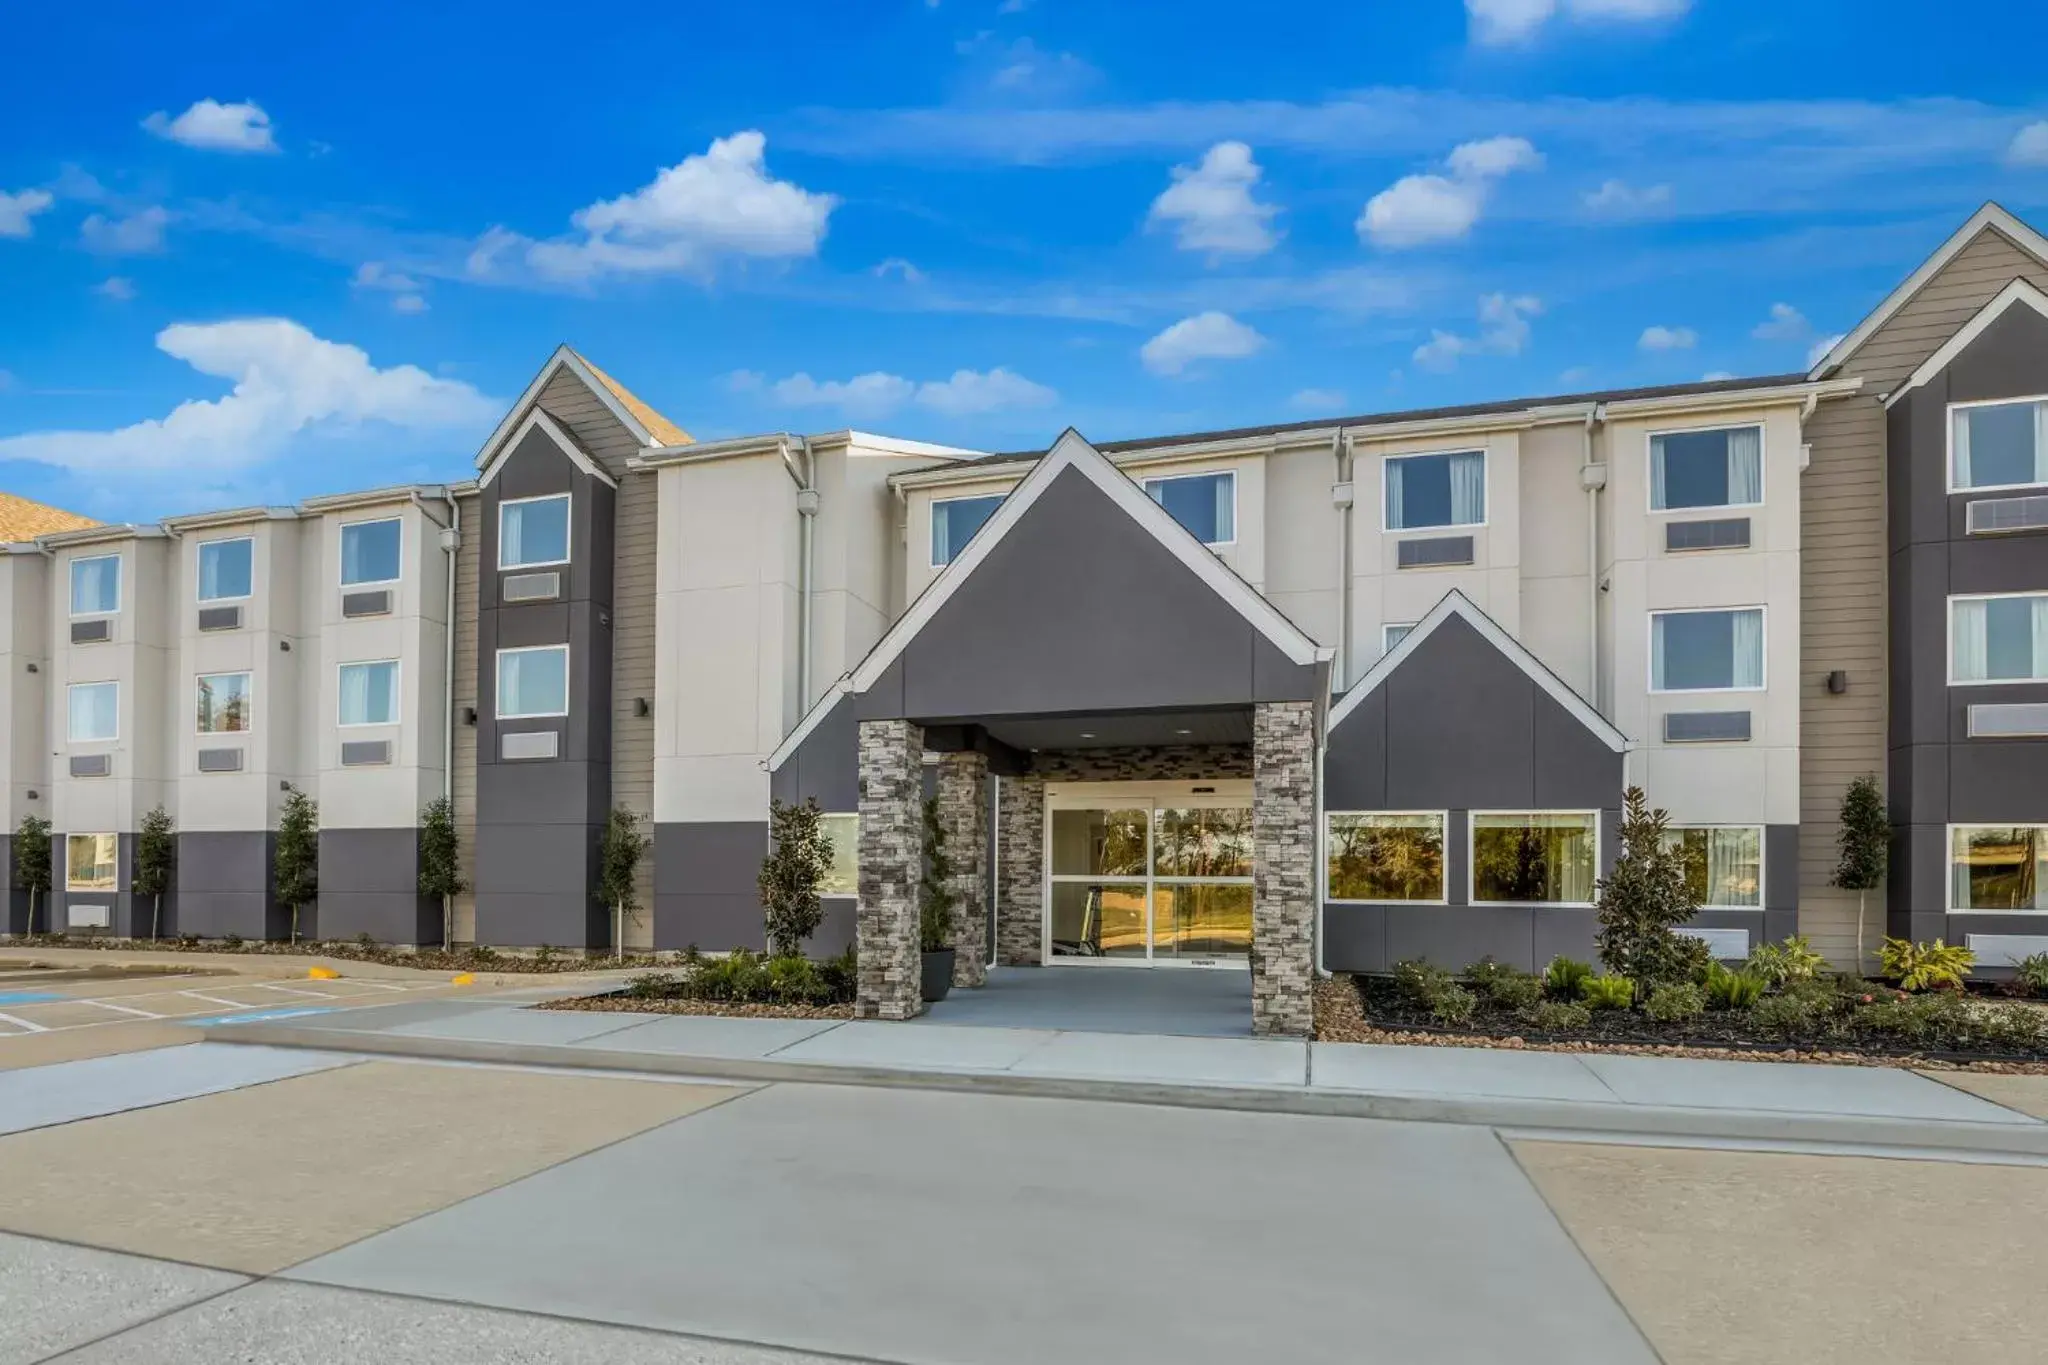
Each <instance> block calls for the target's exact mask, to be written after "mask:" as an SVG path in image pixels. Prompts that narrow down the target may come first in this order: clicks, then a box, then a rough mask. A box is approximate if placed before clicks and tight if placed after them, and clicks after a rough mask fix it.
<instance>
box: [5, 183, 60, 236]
mask: <svg viewBox="0 0 2048 1365" xmlns="http://www.w3.org/2000/svg"><path fill="white" fill-rule="evenodd" d="M55 202H56V200H55V199H54V198H52V197H51V195H50V192H49V191H48V190H20V191H17V192H16V193H14V194H9V193H8V192H7V191H5V190H0V237H26V236H28V235H29V233H30V232H32V231H34V228H33V227H32V226H31V225H30V224H29V221H28V220H29V219H31V218H33V217H35V216H36V215H37V214H39V213H41V212H42V211H43V210H44V209H47V208H48V207H50V205H51V204H53V203H55Z"/></svg>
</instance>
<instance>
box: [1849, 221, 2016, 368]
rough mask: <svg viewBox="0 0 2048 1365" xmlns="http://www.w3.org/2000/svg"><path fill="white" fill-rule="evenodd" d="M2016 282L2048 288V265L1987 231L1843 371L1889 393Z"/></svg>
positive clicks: (1861, 349)
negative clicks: (1976, 314) (1993, 297)
mask: <svg viewBox="0 0 2048 1365" xmlns="http://www.w3.org/2000/svg"><path fill="white" fill-rule="evenodd" d="M2015 279H2025V280H2028V281H2030V282H2032V283H2033V284H2035V285H2037V286H2040V287H2041V288H2044V289H2048V266H2043V265H2042V264H2041V262H2039V261H2037V260H2035V259H2034V258H2033V257H2032V256H2030V255H2028V254H2027V253H2026V252H2024V251H2022V250H2020V249H2019V248H2018V247H2016V246H2014V245H2013V244H2012V242H2011V241H2009V240H2008V239H2007V238H2006V237H2005V236H2004V235H2002V234H2001V233H1999V232H1998V230H1997V229H1995V228H1986V229H1985V230H1984V231H1983V232H1981V233H1979V234H1978V235H1977V238H1976V240H1975V241H1973V242H1971V243H1970V244H1969V245H1968V246H1966V247H1964V248H1963V249H1962V250H1961V251H1959V252H1957V253H1956V255H1955V257H1954V258H1953V259H1952V260H1950V261H1949V263H1948V264H1947V265H1946V266H1945V267H1943V268H1942V270H1941V272H1940V273H1939V274H1937V275H1936V276H1935V277H1934V278H1933V279H1931V280H1929V281H1928V282H1927V283H1926V284H1925V285H1924V286H1922V288H1921V290H1920V292H1919V293H1917V294H1915V295H1914V296H1913V297H1912V298H1910V299H1908V300H1907V301H1906V304H1905V306H1904V307H1902V308H1900V309H1899V311H1898V312H1896V313H1894V314H1892V316H1891V318H1890V319H1889V320H1887V321H1886V323H1885V325H1884V326H1882V327H1880V328H1879V329H1878V330H1877V331H1876V332H1875V333H1873V334H1872V335H1871V337H1870V339H1869V340H1868V341H1866V342H1864V343H1863V344H1862V345H1861V346H1859V347H1858V348H1857V349H1856V350H1855V352H1854V353H1853V354H1851V355H1850V357H1849V359H1848V362H1847V363H1846V364H1844V365H1843V366H1842V370H1841V372H1842V373H1843V374H1844V375H1849V376H1853V377H1858V378H1861V379H1862V380H1863V382H1864V387H1865V389H1866V390H1868V391H1871V392H1879V393H1881V392H1884V391H1886V390H1889V389H1890V388H1891V387H1892V386H1893V385H1894V384H1896V383H1898V382H1899V381H1900V380H1901V379H1904V378H1905V377H1906V376H1907V375H1909V374H1911V373H1913V371H1914V370H1915V369H1918V368H1919V365H1920V362H1921V361H1923V360H1925V359H1927V357H1928V356H1930V355H1932V354H1933V353H1934V352H1935V351H1936V350H1937V349H1938V348H1939V347H1940V346H1941V344H1942V343H1943V342H1944V341H1947V340H1948V339H1949V337H1951V336H1952V335H1954V334H1955V331H1956V329H1957V328H1959V327H1961V326H1962V325H1963V324H1964V323H1966V322H1968V321H1969V320H1970V318H1971V315H1973V314H1974V313H1976V311H1977V310H1978V309H1980V308H1982V307H1983V306H1984V305H1985V304H1987V303H1989V302H1991V299H1992V296H1993V295H1995V294H1997V293H1998V291H1999V290H2001V289H2003V288H2005V286H2006V285H2008V284H2010V283H2012V281H2013V280H2015Z"/></svg>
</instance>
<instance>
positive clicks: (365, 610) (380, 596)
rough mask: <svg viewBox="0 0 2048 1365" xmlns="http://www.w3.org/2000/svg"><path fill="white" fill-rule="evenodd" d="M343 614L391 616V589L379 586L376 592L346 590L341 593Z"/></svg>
mask: <svg viewBox="0 0 2048 1365" xmlns="http://www.w3.org/2000/svg"><path fill="white" fill-rule="evenodd" d="M341 614H342V615H343V616H389V615H390V614H391V590H390V589H389V588H379V589H377V590H376V591H375V592H345V593H343V594H342V595H341Z"/></svg>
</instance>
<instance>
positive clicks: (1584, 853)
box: [1471, 811, 1600, 905]
mask: <svg viewBox="0 0 2048 1365" xmlns="http://www.w3.org/2000/svg"><path fill="white" fill-rule="evenodd" d="M1471 819H1472V842H1471V848H1472V904H1474V905H1479V904H1481V903H1484V902H1489V901H1491V902H1499V903H1505V904H1511V905H1591V904H1592V903H1593V880H1594V878H1595V877H1597V876H1598V875H1599V866H1600V817H1599V816H1597V815H1595V814H1594V813H1593V812H1592V811H1572V812H1551V811H1530V812H1526V813H1525V812H1521V811H1515V812H1507V813H1501V812H1481V811H1475V812H1473V814H1472V817H1471Z"/></svg>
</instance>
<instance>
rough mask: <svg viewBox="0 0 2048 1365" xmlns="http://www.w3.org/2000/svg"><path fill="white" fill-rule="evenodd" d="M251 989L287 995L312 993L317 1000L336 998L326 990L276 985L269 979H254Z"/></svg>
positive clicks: (250, 984) (250, 985)
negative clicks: (304, 989)
mask: <svg viewBox="0 0 2048 1365" xmlns="http://www.w3.org/2000/svg"><path fill="white" fill-rule="evenodd" d="M249 989H251V990H256V991H283V992H284V993H285V994H286V995H310V996H312V997H313V998H314V999H315V1000H332V999H334V997H333V996H331V995H329V994H328V993H327V992H326V991H302V990H300V989H299V988H298V987H296V986H275V985H272V984H271V983H270V982H267V981H252V982H250V983H249Z"/></svg>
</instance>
